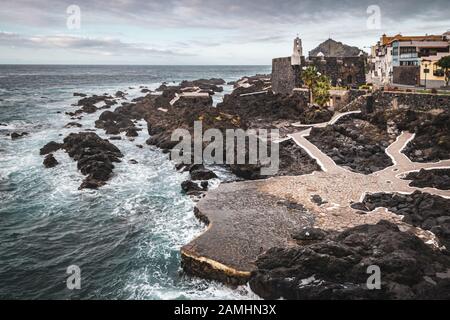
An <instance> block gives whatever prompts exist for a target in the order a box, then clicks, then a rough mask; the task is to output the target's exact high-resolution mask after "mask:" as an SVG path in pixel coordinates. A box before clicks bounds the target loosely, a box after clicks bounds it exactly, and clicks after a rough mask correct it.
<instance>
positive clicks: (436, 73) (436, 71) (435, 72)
mask: <svg viewBox="0 0 450 320" xmlns="http://www.w3.org/2000/svg"><path fill="white" fill-rule="evenodd" d="M433 75H434V76H435V77H443V76H444V75H445V73H444V69H441V68H440V67H438V66H437V65H436V64H434V65H433Z"/></svg>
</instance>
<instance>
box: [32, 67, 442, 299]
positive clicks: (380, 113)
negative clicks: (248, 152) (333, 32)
mask: <svg viewBox="0 0 450 320" xmlns="http://www.w3.org/2000/svg"><path fill="white" fill-rule="evenodd" d="M224 85H226V82H225V81H224V80H222V79H215V78H213V79H199V80H191V81H183V82H181V83H180V84H176V85H168V84H167V83H163V84H161V86H160V87H159V88H157V89H156V91H151V90H148V89H146V88H142V91H141V92H142V93H143V94H144V95H143V96H141V97H139V98H136V99H133V100H131V101H129V100H128V99H127V93H126V90H124V91H118V92H117V93H116V94H115V95H107V94H104V95H100V96H97V95H93V96H88V95H86V94H83V93H75V94H74V96H76V97H80V98H81V99H80V100H79V101H78V102H77V103H76V104H75V105H74V107H75V108H76V110H75V111H68V112H66V114H67V116H68V117H70V120H72V121H71V122H69V123H68V124H67V126H68V127H70V128H73V129H79V130H80V131H79V132H77V133H71V134H69V135H68V136H66V137H65V138H64V139H63V141H62V142H55V141H51V142H49V143H48V144H46V145H45V146H43V147H42V149H41V150H40V154H41V155H42V156H43V157H44V160H43V165H44V166H45V167H46V168H48V170H51V168H53V167H55V166H57V165H58V161H57V159H55V157H54V153H55V152H57V151H58V150H63V151H65V152H67V154H68V155H69V156H70V157H71V158H72V159H73V160H74V161H76V162H77V168H78V170H79V171H80V172H81V173H82V174H83V175H84V176H86V177H85V179H84V180H83V182H82V184H81V185H80V189H98V188H101V187H102V186H104V185H105V184H106V183H107V182H108V180H109V179H110V178H111V177H112V176H113V175H114V164H115V163H119V162H121V161H122V160H121V159H122V158H123V157H124V155H123V154H122V152H121V151H120V150H119V149H118V148H117V147H116V146H115V145H114V144H113V143H112V142H111V140H112V141H114V140H116V139H122V137H121V135H124V136H125V137H126V138H127V139H129V140H130V141H131V142H132V141H133V139H134V138H135V137H137V136H139V135H143V134H145V135H146V133H144V132H143V131H144V129H146V130H147V132H148V135H149V136H150V138H149V139H148V140H147V141H146V143H147V145H148V146H152V147H156V148H159V149H161V150H162V152H164V153H170V152H171V151H173V148H174V147H175V146H176V145H177V144H178V142H177V141H172V140H171V136H172V133H173V131H174V130H176V129H185V130H187V132H189V133H191V134H192V133H193V130H194V122H195V121H201V122H202V130H203V132H205V131H206V130H208V129H217V130H218V131H220V132H222V133H225V131H226V130H227V129H242V130H248V129H279V130H280V133H281V138H282V140H280V141H276V142H275V143H278V146H279V148H280V168H279V171H278V173H277V174H274V175H271V176H262V175H261V174H260V172H261V167H262V165H261V164H256V165H245V164H244V165H237V164H231V165H222V167H223V169H225V170H227V171H228V172H230V173H231V174H234V176H235V178H234V181H232V182H231V183H222V184H220V186H219V187H218V188H215V189H213V190H210V187H211V183H210V182H211V181H212V180H217V179H219V177H218V174H217V173H216V172H214V169H213V168H211V167H210V166H208V164H206V163H197V164H194V165H192V164H190V163H178V164H174V165H175V166H176V169H177V170H179V171H180V172H189V180H186V181H184V182H183V183H182V184H181V185H180V192H184V193H185V194H187V195H189V196H192V197H193V199H194V200H195V201H198V202H197V206H196V209H195V215H196V217H197V218H198V219H200V220H201V221H202V222H203V223H205V225H207V226H208V228H207V230H206V231H205V232H204V233H203V234H202V235H200V236H199V237H198V238H196V239H194V240H193V241H192V242H191V243H189V244H186V245H185V246H183V248H182V249H181V260H182V266H183V270H184V271H185V272H186V273H188V274H190V275H193V276H199V277H202V278H207V279H213V280H217V281H220V282H224V283H227V284H230V285H232V286H237V285H240V284H244V283H247V282H249V283H250V286H251V288H252V290H253V291H254V292H255V293H257V294H258V295H260V296H261V297H263V298H267V299H277V298H285V299H379V298H381V299H417V298H418V299H434V298H439V299H448V298H449V297H448V293H449V292H450V290H449V288H450V276H448V272H449V270H450V260H449V258H448V248H449V246H450V240H449V239H450V237H449V235H450V233H449V232H450V231H449V230H450V229H449V221H450V220H449V219H450V216H449V212H450V207H449V202H448V198H450V194H449V193H448V191H447V190H449V189H450V187H449V174H448V170H449V168H450V163H449V159H450V145H449V141H450V127H449V123H450V121H449V112H448V106H447V107H445V106H441V105H439V106H436V107H435V108H427V110H414V109H413V108H411V107H409V106H407V107H402V108H397V109H396V108H387V107H386V108H381V107H377V108H375V109H374V110H367V108H365V104H364V102H361V103H360V102H359V103H358V106H359V107H361V109H362V110H360V111H361V113H353V114H348V115H346V114H344V115H343V117H339V118H335V117H336V116H340V115H339V114H337V113H335V112H333V111H331V110H329V109H328V108H326V107H319V106H316V105H311V104H309V103H308V101H307V99H306V98H305V96H304V95H302V94H299V93H295V92H294V93H292V94H275V93H273V92H272V91H271V87H270V79H268V77H267V76H266V75H258V76H253V77H244V78H242V79H239V80H237V81H234V82H232V83H228V85H233V86H234V90H233V91H232V93H230V94H227V95H225V97H224V99H223V102H221V103H219V104H218V105H217V106H216V107H214V106H213V99H212V96H214V94H216V93H218V92H223V90H224V89H223V86H224ZM144 89H146V90H144ZM375 95H376V93H375ZM356 99H360V95H355V99H354V100H352V101H350V103H349V105H351V106H352V107H351V108H354V106H355V100H356ZM360 100H361V99H360ZM116 105H117V107H115V109H114V110H112V109H111V108H112V107H113V106H116ZM110 109H111V110H110ZM344 109H345V108H344ZM97 112H98V115H99V117H98V120H96V121H95V128H97V129H99V130H103V131H104V133H105V134H106V135H107V136H108V137H109V138H108V139H102V138H101V137H100V136H99V135H97V134H96V133H94V132H92V131H88V130H83V129H82V128H81V126H79V125H77V123H76V122H75V120H77V119H79V118H80V117H83V114H93V113H97ZM334 119H338V120H337V121H334ZM142 120H145V122H146V124H147V128H142V127H140V125H139V121H142ZM299 124H300V125H299ZM402 133H411V134H412V135H413V136H412V139H410V140H408V141H406V143H405V144H404V145H402V146H401V148H399V150H397V151H398V152H395V153H393V152H392V150H391V149H392V148H393V147H394V146H395V147H396V144H399V143H400V142H401V141H400V142H399V139H401V138H402ZM205 146H206V143H204V144H203V146H202V147H203V148H205ZM138 147H139V148H144V146H142V145H140V146H138ZM396 148H397V147H396ZM432 164H435V166H437V167H439V168H434V167H433V166H432ZM411 168H413V169H411ZM406 169H408V170H406ZM415 169H417V170H415ZM400 175H402V176H401V177H400ZM397 176H398V177H397ZM397 178H398V179H397ZM402 179H403V180H402ZM401 181H403V182H401ZM436 190H437V191H436ZM377 191H378V192H377ZM422 191H423V192H422ZM344 194H345V195H344ZM340 195H342V196H341V197H340ZM362 195H364V197H362V198H361V196H362ZM381 209H383V210H384V211H383V212H382V210H381ZM341 222H342V223H341ZM427 237H428V238H427ZM430 239H431V240H430ZM433 241H434V242H433ZM432 242H433V244H435V243H437V244H438V245H434V246H433V245H431V243H432ZM370 265H378V266H380V268H381V269H382V270H383V272H384V273H383V282H382V287H383V289H382V290H375V291H370V290H367V287H365V283H366V279H367V272H366V271H367V270H366V269H367V267H368V266H370ZM426 266H428V267H426ZM349 270H351V271H349Z"/></svg>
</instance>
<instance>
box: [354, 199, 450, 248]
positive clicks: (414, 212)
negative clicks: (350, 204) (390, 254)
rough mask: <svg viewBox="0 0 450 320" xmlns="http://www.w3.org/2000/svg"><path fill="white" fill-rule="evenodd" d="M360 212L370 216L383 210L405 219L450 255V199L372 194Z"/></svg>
mask: <svg viewBox="0 0 450 320" xmlns="http://www.w3.org/2000/svg"><path fill="white" fill-rule="evenodd" d="M355 205H356V207H355V208H356V209H358V210H362V211H366V212H370V211H373V210H374V209H376V208H379V207H382V208H386V209H388V210H389V211H391V212H393V213H395V214H398V215H401V216H404V218H403V221H404V222H406V223H407V224H410V225H413V226H415V227H420V228H422V229H424V230H429V231H431V232H432V233H434V234H435V235H436V236H437V237H438V239H439V241H440V242H441V245H445V246H446V248H447V250H448V251H449V252H450V199H446V198H442V197H439V196H436V195H431V194H428V193H422V192H420V191H416V192H414V193H413V194H411V195H403V194H391V193H377V194H369V195H367V196H366V197H365V198H364V201H363V202H362V203H360V204H355Z"/></svg>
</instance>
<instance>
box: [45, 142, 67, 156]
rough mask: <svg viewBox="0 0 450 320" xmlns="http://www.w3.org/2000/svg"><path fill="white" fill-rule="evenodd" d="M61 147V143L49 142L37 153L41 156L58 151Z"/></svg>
mask: <svg viewBox="0 0 450 320" xmlns="http://www.w3.org/2000/svg"><path fill="white" fill-rule="evenodd" d="M62 146H63V145H62V143H57V142H55V141H50V142H49V143H47V144H46V145H45V146H43V147H42V148H41V150H40V151H39V152H40V155H41V156H43V155H46V154H49V153H52V152H55V151H58V150H59V149H61V148H62Z"/></svg>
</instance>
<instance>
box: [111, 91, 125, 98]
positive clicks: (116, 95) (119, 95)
mask: <svg viewBox="0 0 450 320" xmlns="http://www.w3.org/2000/svg"><path fill="white" fill-rule="evenodd" d="M114 96H115V97H116V98H119V99H126V97H125V96H126V93H125V92H123V91H120V90H119V91H117V92H116V94H115V95H114Z"/></svg>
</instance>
